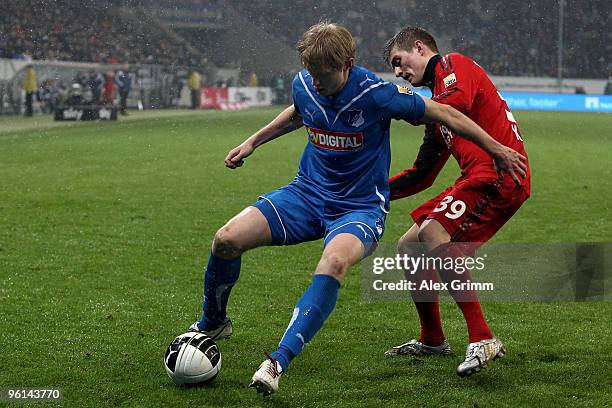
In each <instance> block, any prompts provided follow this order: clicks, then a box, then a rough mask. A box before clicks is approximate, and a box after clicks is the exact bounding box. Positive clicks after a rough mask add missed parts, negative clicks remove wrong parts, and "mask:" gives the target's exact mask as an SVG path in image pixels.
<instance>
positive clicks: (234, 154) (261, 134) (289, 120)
mask: <svg viewBox="0 0 612 408" xmlns="http://www.w3.org/2000/svg"><path fill="white" fill-rule="evenodd" d="M301 126H302V117H301V116H300V114H299V113H298V112H297V111H296V110H295V106H294V105H291V106H289V107H288V108H286V109H285V110H284V111H282V112H281V113H280V114H279V115H278V116H277V117H276V118H274V119H273V120H272V121H271V122H270V123H268V124H267V125H266V126H264V127H263V128H261V129H259V130H258V131H257V132H255V133H253V135H251V136H250V137H249V138H248V139H247V140H245V141H244V142H242V143H241V144H240V145H239V146H237V147H235V148H233V149H232V150H230V152H229V153H228V154H227V157H226V158H225V165H226V166H227V167H229V168H230V169H235V168H236V167H240V166H242V165H243V164H244V159H246V158H247V157H249V156H250V155H251V154H252V153H253V152H254V151H255V149H256V148H258V147H259V146H261V145H262V144H264V143H267V142H269V141H270V140H273V139H276V138H277V137H279V136H282V135H285V134H287V133H289V132H291V131H293V130H295V129H298V128H300V127H301Z"/></svg>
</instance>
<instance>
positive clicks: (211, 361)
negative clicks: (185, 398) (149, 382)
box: [164, 332, 221, 386]
mask: <svg viewBox="0 0 612 408" xmlns="http://www.w3.org/2000/svg"><path fill="white" fill-rule="evenodd" d="M164 367H166V372H167V373H168V375H169V376H170V378H171V379H172V381H174V383H175V384H176V385H185V386H198V385H204V384H207V383H209V382H211V381H212V380H214V379H215V377H216V376H217V374H219V370H220V369H221V352H220V351H219V347H218V346H217V344H216V343H215V342H214V341H213V339H211V338H210V337H208V336H207V335H205V334H204V333H198V332H187V333H183V334H181V335H180V336H178V337H177V338H175V339H174V340H173V341H172V343H170V345H169V346H168V349H167V350H166V355H165V356H164Z"/></svg>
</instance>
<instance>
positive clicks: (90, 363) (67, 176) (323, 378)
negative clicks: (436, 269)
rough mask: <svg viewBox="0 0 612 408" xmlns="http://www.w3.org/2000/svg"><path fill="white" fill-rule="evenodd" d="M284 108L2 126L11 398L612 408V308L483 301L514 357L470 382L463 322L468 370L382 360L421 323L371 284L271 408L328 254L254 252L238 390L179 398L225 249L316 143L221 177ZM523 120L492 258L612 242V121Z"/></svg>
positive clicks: (232, 365)
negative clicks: (267, 386)
mask: <svg viewBox="0 0 612 408" xmlns="http://www.w3.org/2000/svg"><path fill="white" fill-rule="evenodd" d="M279 111H280V108H271V109H262V110H248V111H242V112H228V113H218V112H195V113H192V112H152V113H151V112H146V113H136V114H133V115H132V116H130V117H129V119H128V120H121V121H119V122H117V123H89V124H87V123H82V124H72V125H66V124H61V125H60V124H56V123H53V122H51V120H50V119H47V118H43V119H41V118H34V119H31V120H26V119H24V118H0V352H1V358H0V362H1V363H0V388H3V387H51V386H55V387H62V388H63V389H64V400H63V405H65V406H74V407H86V406H91V407H99V406H130V407H131V406H142V407H153V406H177V407H185V406H187V407H188V406H196V407H213V406H228V407H229V406H265V407H295V406H304V407H335V406H338V407H339V406H349V407H371V406H385V407H387V406H389V407H393V406H398V407H400V406H401V407H406V406H419V407H420V406H431V407H442V406H445V407H446V406H459V407H466V406H480V407H485V406H554V407H561V406H569V407H576V406H585V407H587V406H589V407H590V406H593V407H594V406H606V405H607V406H610V404H611V402H610V401H611V400H610V395H611V393H612V338H611V337H612V335H611V332H612V330H611V329H612V326H611V325H610V322H611V316H612V305H611V304H610V303H608V302H598V303H596V302H585V303H571V302H555V303H489V304H485V305H484V310H485V314H486V315H487V317H488V319H489V323H490V325H491V327H492V329H493V331H494V332H495V333H496V334H497V335H498V336H499V337H500V338H501V339H503V340H504V342H505V343H507V347H508V355H507V356H506V357H505V358H503V359H501V360H498V361H496V362H495V363H494V364H492V366H491V367H490V368H489V369H488V370H486V371H485V372H483V373H481V374H479V375H476V376H473V377H471V378H468V379H462V378H459V377H458V376H457V375H456V374H455V368H456V366H457V364H458V363H459V362H460V361H461V357H462V355H463V352H464V350H465V345H466V342H467V334H466V330H465V325H464V322H463V319H462V317H461V315H460V312H459V310H458V309H457V308H456V306H455V305H453V304H448V303H447V304H443V305H442V317H443V321H444V325H445V326H444V327H445V331H446V334H447V336H448V337H449V340H450V343H451V346H452V347H453V348H454V350H455V353H456V355H455V356H454V357H451V358H444V359H435V358H427V359H411V358H403V359H388V358H384V356H383V355H382V353H383V352H384V351H385V350H386V349H387V348H388V347H389V346H391V345H396V344H399V343H401V342H404V341H405V340H407V339H409V338H411V337H413V336H415V335H417V334H418V319H417V316H416V312H415V311H414V308H413V306H411V305H410V304H409V303H408V302H397V303H364V302H362V301H361V299H360V279H359V269H358V268H357V267H356V268H353V269H352V270H351V271H350V273H349V276H348V278H347V280H346V283H345V285H344V286H343V288H342V289H341V292H340V297H339V301H338V304H337V307H336V310H335V311H334V313H333V314H332V316H331V317H330V319H329V320H328V321H327V323H326V325H325V327H324V328H323V330H322V331H321V332H320V333H319V334H318V335H317V336H316V337H315V339H314V340H313V341H312V342H311V344H310V345H308V347H307V348H306V350H305V351H304V353H303V354H302V355H301V356H300V357H298V358H297V359H296V360H295V361H294V364H293V365H292V366H291V369H290V370H289V371H288V373H287V374H286V375H285V376H283V378H282V379H281V389H280V393H279V394H276V395H274V396H273V397H272V398H270V399H266V400H264V399H262V398H261V397H260V396H258V395H255V392H254V390H253V389H248V388H247V384H248V382H249V380H250V377H251V375H252V374H253V372H254V371H255V369H256V368H257V366H258V365H259V363H260V362H261V361H262V359H263V352H264V351H272V350H273V349H274V348H275V346H276V345H277V343H278V341H279V339H280V336H281V335H282V333H283V331H284V330H285V327H286V324H287V323H288V321H289V318H290V317H291V311H292V309H293V306H294V305H295V303H296V301H297V299H298V298H299V296H300V294H301V293H302V291H303V290H304V289H305V288H306V287H307V286H308V285H309V282H310V275H311V273H312V271H313V270H314V268H315V265H316V263H317V261H318V259H319V256H320V253H321V243H320V242H314V243H307V244H302V245H298V246H293V247H285V248H261V249H257V250H254V251H252V252H250V253H248V254H246V255H245V256H244V257H243V268H242V275H241V278H240V281H239V282H238V284H237V285H236V287H235V288H234V291H233V293H232V298H231V300H230V305H229V314H230V316H231V317H232V319H233V321H234V325H235V334H234V336H233V338H232V339H230V340H229V341H221V342H219V346H220V348H221V351H222V353H223V368H222V370H221V374H220V375H219V377H218V378H217V379H216V380H215V381H214V383H213V384H212V385H211V386H209V387H206V388H201V389H181V388H177V387H175V386H174V385H173V384H172V383H171V382H170V380H169V379H168V377H167V376H166V373H165V371H164V369H163V365H162V356H163V353H164V351H165V348H166V347H167V345H168V344H169V342H170V341H171V340H172V339H173V338H174V336H176V335H178V334H180V333H181V332H183V331H185V330H186V329H187V327H188V326H189V324H191V323H192V322H193V321H195V320H196V318H197V317H198V315H199V310H200V307H201V296H202V280H203V278H202V269H203V266H204V265H205V262H206V259H207V256H208V251H209V248H210V241H211V238H212V236H213V234H214V232H215V231H216V230H217V229H218V228H219V227H220V226H221V225H223V223H224V222H225V221H226V220H228V219H229V218H230V217H232V216H233V215H234V214H236V213H237V212H238V211H240V210H241V209H242V208H243V207H245V206H247V205H249V204H250V203H252V202H254V200H256V198H257V196H258V194H260V193H264V192H267V191H270V190H272V189H275V188H277V187H279V186H282V185H284V184H286V183H287V182H289V181H290V180H292V178H293V177H294V175H295V172H296V170H297V163H298V159H299V156H300V154H301V151H302V149H303V147H304V144H305V133H304V131H303V130H299V131H296V132H294V133H293V134H290V135H287V136H285V137H283V138H281V139H278V140H275V141H273V142H271V143H270V144H268V145H264V146H263V147H262V148H261V149H260V150H258V151H257V152H255V154H254V155H253V156H252V157H251V158H249V159H247V161H246V163H245V165H244V167H242V168H241V169H238V170H234V171H232V170H229V169H226V168H225V167H224V166H223V159H224V157H225V155H226V153H227V151H229V149H230V148H232V147H234V146H235V145H237V144H238V143H240V142H241V141H242V140H243V139H244V138H246V137H247V136H248V135H249V134H250V133H251V132H253V131H255V130H256V129H258V128H259V127H261V126H262V125H264V124H265V123H267V121H268V120H269V119H271V118H272V117H274V116H275V114H276V113H278V112H279ZM516 117H517V120H518V121H519V123H520V125H521V128H522V131H523V134H524V135H525V140H526V143H527V144H526V147H527V150H528V153H529V155H530V159H531V163H532V169H533V188H532V189H533V195H532V198H531V199H530V200H529V201H528V202H527V203H526V204H525V206H524V207H523V208H522V209H521V210H520V211H519V213H518V214H517V215H516V216H515V217H514V218H513V219H512V220H511V222H510V223H509V224H507V225H506V226H505V227H504V229H503V230H502V231H500V233H498V234H497V236H496V237H495V238H494V242H576V241H578V242H591V241H610V240H611V238H612V221H610V216H611V215H612V211H611V208H612V207H611V206H612V204H611V203H610V198H611V197H612V166H611V164H612V148H611V146H612V130H611V129H612V116H610V115H606V114H600V115H598V114H578V113H544V112H516ZM421 135H422V129H420V128H413V127H411V126H409V125H407V124H405V123H400V122H397V123H395V124H394V125H393V131H392V149H393V163H392V171H397V170H399V169H401V168H404V167H405V166H408V165H411V164H412V161H413V159H414V157H415V155H416V149H417V147H418V145H419V144H420V140H421ZM457 173H458V169H457V166H456V165H455V164H454V161H452V160H451V161H449V164H448V165H447V166H446V168H445V170H444V172H443V173H442V174H441V176H440V177H439V178H438V180H437V181H436V183H435V185H434V186H433V187H431V188H430V189H429V190H427V191H426V192H424V193H422V194H420V195H418V196H416V197H411V198H408V199H404V200H400V201H398V202H395V203H394V205H393V208H392V211H391V214H390V216H389V218H388V222H387V230H386V233H385V237H384V242H387V243H392V242H394V241H395V240H397V238H399V236H400V235H401V234H402V233H403V232H404V231H405V230H406V229H407V228H408V226H409V225H410V223H409V222H408V221H407V212H408V211H409V210H410V209H411V208H413V207H415V206H416V205H418V204H419V203H421V202H423V201H425V200H427V199H429V198H430V197H432V196H433V195H435V194H437V193H438V192H439V191H441V190H442V189H443V188H444V187H446V186H447V185H448V184H449V183H451V182H452V180H453V179H454V178H455V177H456V176H457ZM608 290H609V289H608ZM0 405H2V403H0Z"/></svg>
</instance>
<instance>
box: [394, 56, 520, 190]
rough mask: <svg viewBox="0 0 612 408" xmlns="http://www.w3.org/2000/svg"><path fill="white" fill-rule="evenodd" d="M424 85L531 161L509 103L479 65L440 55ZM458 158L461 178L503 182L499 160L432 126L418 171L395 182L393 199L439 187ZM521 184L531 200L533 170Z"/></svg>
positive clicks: (409, 171) (437, 98) (434, 96)
mask: <svg viewBox="0 0 612 408" xmlns="http://www.w3.org/2000/svg"><path fill="white" fill-rule="evenodd" d="M423 79H424V82H425V85H427V86H428V87H429V88H430V89H431V91H432V99H433V100H434V101H437V102H439V103H444V104H447V105H450V106H452V107H454V108H455V109H457V110H458V111H460V112H462V113H463V114H464V115H466V116H467V117H469V118H470V119H472V120H473V121H474V122H476V123H477V124H478V125H479V126H480V127H481V128H483V129H484V130H485V131H486V132H487V133H488V134H490V135H491V136H492V137H493V138H494V139H495V140H497V141H498V142H499V143H501V144H503V145H505V146H508V147H510V148H512V149H514V150H516V151H517V152H519V153H521V154H522V155H523V156H525V157H527V153H526V152H525V148H524V147H523V138H522V136H521V132H520V130H519V128H518V124H517V123H516V120H515V119H514V116H513V115H512V112H510V109H509V108H508V105H507V104H506V101H504V100H503V99H502V97H501V95H500V94H499V92H497V88H495V85H493V82H492V81H491V79H489V77H488V76H487V74H486V73H485V71H484V70H483V69H482V68H481V67H480V66H479V65H478V64H477V63H476V62H474V61H473V60H471V59H470V58H468V57H466V56H465V55H462V54H459V53H451V54H448V55H446V56H444V57H441V56H440V55H435V56H434V57H432V58H431V60H430V61H429V63H428V64H427V68H426V69H425V74H424V78H423ZM451 154H452V155H453V156H454V157H455V159H456V160H457V162H458V163H459V167H460V168H461V177H460V178H459V180H458V181H460V180H463V179H466V178H474V179H482V180H488V179H490V180H495V181H496V180H497V179H498V175H497V172H496V171H495V166H494V165H493V158H492V157H491V156H489V155H488V154H487V153H486V152H485V151H484V150H482V149H481V148H480V147H478V146H476V145H475V144H474V143H472V142H470V141H469V140H467V139H464V138H462V137H457V136H456V135H455V134H454V133H453V132H452V131H450V130H449V129H448V128H446V127H445V126H444V125H442V124H440V123H436V124H430V125H427V127H426V130H425V137H424V138H423V144H422V145H421V148H420V149H419V155H418V156H417V160H416V161H415V163H414V165H413V167H412V168H410V169H407V170H404V171H402V172H400V173H398V174H396V175H395V176H393V177H391V178H390V179H389V182H390V186H391V199H392V200H393V199H397V198H402V197H406V196H409V195H413V194H416V193H418V192H419V191H422V190H424V189H426V188H428V187H429V186H431V184H432V183H433V181H434V179H435V178H436V176H437V175H438V173H439V172H440V170H441V169H442V167H443V166H444V164H445V163H446V160H447V159H448V157H449V156H450V155H451ZM527 167H528V168H527V177H525V178H524V179H522V178H521V177H520V176H519V178H520V179H521V184H522V186H523V188H524V189H525V191H526V192H527V194H528V195H529V194H530V190H531V188H530V170H529V163H527ZM508 179H509V180H510V181H511V182H513V181H512V180H511V179H510V178H509V177H508Z"/></svg>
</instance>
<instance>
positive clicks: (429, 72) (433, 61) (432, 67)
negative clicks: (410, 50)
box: [423, 54, 442, 92]
mask: <svg viewBox="0 0 612 408" xmlns="http://www.w3.org/2000/svg"><path fill="white" fill-rule="evenodd" d="M441 59H442V56H441V55H440V54H436V55H434V56H433V57H431V58H430V59H429V62H428V63H427V66H426V67H425V73H424V74H423V86H426V87H428V88H429V89H430V90H431V92H433V88H434V83H435V74H436V65H437V64H438V61H440V60H441Z"/></svg>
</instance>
